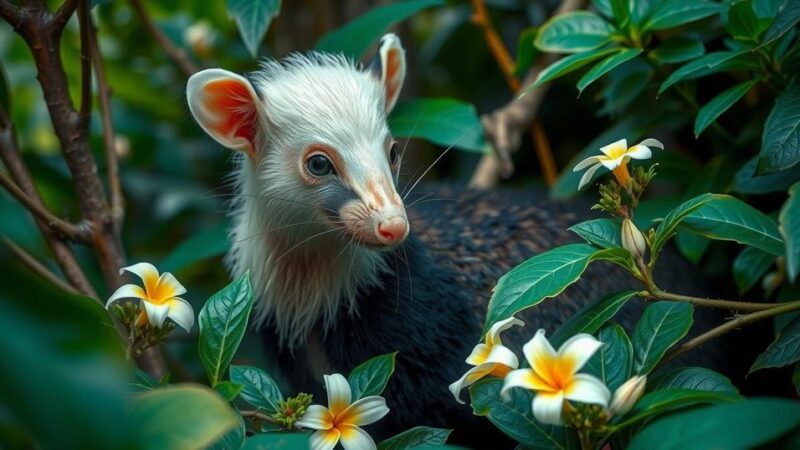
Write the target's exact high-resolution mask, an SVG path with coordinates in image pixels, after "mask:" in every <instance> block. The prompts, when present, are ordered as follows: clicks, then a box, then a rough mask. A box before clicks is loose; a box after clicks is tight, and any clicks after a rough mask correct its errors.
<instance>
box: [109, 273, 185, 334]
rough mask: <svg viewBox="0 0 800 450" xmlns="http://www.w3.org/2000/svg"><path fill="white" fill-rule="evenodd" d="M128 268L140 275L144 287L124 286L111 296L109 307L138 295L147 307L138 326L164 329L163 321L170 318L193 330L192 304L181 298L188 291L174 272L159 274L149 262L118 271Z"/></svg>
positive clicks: (140, 317) (136, 297)
mask: <svg viewBox="0 0 800 450" xmlns="http://www.w3.org/2000/svg"><path fill="white" fill-rule="evenodd" d="M125 271H128V272H130V273H132V274H134V275H136V276H138V277H139V278H141V279H142V282H143V283H144V289H143V288H142V287H141V286H137V285H135V284H126V285H124V286H121V287H120V288H119V289H117V291H116V292H114V294H112V295H111V297H110V298H109V299H108V302H107V303H106V309H108V308H109V307H110V306H111V305H112V304H113V303H114V302H116V301H118V300H122V299H126V298H135V299H139V300H141V301H142V305H143V306H144V308H143V310H142V313H140V315H139V317H138V318H137V320H136V324H137V325H138V326H143V325H145V324H147V323H150V324H151V325H153V326H154V327H157V328H161V327H162V326H163V325H164V321H165V320H166V319H168V318H169V319H172V320H173V321H175V323H176V324H178V325H179V326H180V327H181V328H183V329H185V330H186V331H189V330H191V329H192V325H194V312H193V311H192V306H191V305H190V304H189V302H187V301H186V300H184V299H182V298H180V297H179V296H180V295H183V294H185V293H186V288H184V287H183V285H181V284H180V283H179V282H178V280H177V279H175V277H174V276H173V275H172V274H171V273H169V272H164V273H162V274H160V275H159V273H158V269H156V268H155V267H154V266H153V265H152V264H149V263H138V264H134V265H132V266H129V267H123V268H122V269H120V271H119V273H120V274H122V273H123V272H125Z"/></svg>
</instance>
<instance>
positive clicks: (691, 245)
mask: <svg viewBox="0 0 800 450" xmlns="http://www.w3.org/2000/svg"><path fill="white" fill-rule="evenodd" d="M675 245H676V246H677V247H678V251H680V252H681V255H683V256H685V257H686V259H688V260H689V261H691V262H692V263H693V264H697V263H699V262H700V260H701V259H703V255H704V254H705V253H706V250H708V247H709V246H710V245H711V240H710V239H707V238H704V237H703V236H700V235H697V234H693V233H690V232H688V231H686V230H683V229H680V228H679V229H678V232H677V233H676V234H675Z"/></svg>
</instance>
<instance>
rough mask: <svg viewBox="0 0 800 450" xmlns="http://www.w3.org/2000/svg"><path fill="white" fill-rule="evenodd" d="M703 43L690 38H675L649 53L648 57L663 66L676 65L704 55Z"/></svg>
mask: <svg viewBox="0 0 800 450" xmlns="http://www.w3.org/2000/svg"><path fill="white" fill-rule="evenodd" d="M705 52H706V49H705V47H704V46H703V42H702V41H700V40H698V39H692V38H690V37H684V36H675V37H673V38H670V39H667V40H666V41H664V43H663V44H661V45H659V46H658V47H656V48H655V49H654V50H653V51H651V52H650V56H651V57H653V58H655V59H656V60H658V61H660V62H661V63H663V64H677V63H682V62H686V61H689V60H692V59H695V58H699V57H701V56H703V54H705Z"/></svg>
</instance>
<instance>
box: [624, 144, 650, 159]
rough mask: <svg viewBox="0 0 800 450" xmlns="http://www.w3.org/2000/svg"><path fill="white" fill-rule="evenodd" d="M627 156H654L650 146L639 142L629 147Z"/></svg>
mask: <svg viewBox="0 0 800 450" xmlns="http://www.w3.org/2000/svg"><path fill="white" fill-rule="evenodd" d="M625 156H627V157H628V158H633V159H650V157H651V156H653V152H651V151H650V148H649V147H647V146H645V145H642V144H638V145H634V146H633V147H631V148H629V149H628V152H627V153H626V154H625Z"/></svg>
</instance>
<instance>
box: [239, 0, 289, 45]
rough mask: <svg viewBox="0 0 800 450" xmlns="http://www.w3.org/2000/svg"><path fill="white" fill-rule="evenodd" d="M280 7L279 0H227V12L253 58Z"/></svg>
mask: <svg viewBox="0 0 800 450" xmlns="http://www.w3.org/2000/svg"><path fill="white" fill-rule="evenodd" d="M280 7H281V0H228V13H229V14H230V16H231V18H232V19H233V20H234V21H235V22H236V26H237V27H238V28H239V34H240V35H241V36H242V40H243V41H244V45H245V47H247V51H249V52H250V56H252V57H253V58H255V57H257V56H258V54H259V51H258V49H259V47H261V41H263V40H264V36H265V35H266V34H267V30H268V29H269V25H270V23H271V22H272V19H273V18H274V17H275V16H276V15H278V10H279V9H280Z"/></svg>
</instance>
